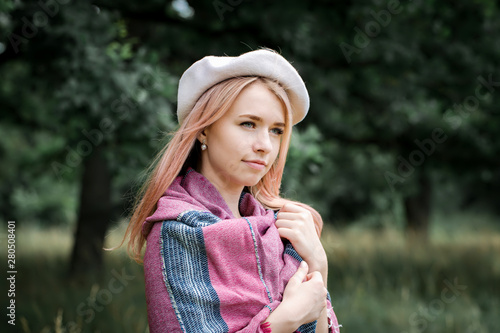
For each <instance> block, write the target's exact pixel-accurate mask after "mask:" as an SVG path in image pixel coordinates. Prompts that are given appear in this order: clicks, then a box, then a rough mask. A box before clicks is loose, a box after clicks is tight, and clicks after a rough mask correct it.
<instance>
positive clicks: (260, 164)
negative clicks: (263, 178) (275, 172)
mask: <svg viewBox="0 0 500 333" xmlns="http://www.w3.org/2000/svg"><path fill="white" fill-rule="evenodd" d="M243 162H245V163H246V164H247V165H248V166H249V167H251V168H252V169H255V170H263V169H264V168H265V167H266V162H264V161H262V160H250V161H243Z"/></svg>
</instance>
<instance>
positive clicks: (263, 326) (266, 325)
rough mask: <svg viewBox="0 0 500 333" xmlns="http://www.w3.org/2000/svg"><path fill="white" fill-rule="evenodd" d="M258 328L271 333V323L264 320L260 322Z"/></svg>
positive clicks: (265, 332)
mask: <svg viewBox="0 0 500 333" xmlns="http://www.w3.org/2000/svg"><path fill="white" fill-rule="evenodd" d="M260 328H261V329H262V332H264V333H272V330H271V323H269V322H265V323H262V324H260Z"/></svg>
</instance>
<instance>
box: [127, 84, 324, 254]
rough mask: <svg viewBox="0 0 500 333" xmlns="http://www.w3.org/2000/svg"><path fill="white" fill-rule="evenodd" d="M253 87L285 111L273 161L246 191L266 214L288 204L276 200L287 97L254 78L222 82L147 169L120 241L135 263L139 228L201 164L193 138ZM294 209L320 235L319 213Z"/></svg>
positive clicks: (285, 145) (277, 87) (288, 115)
mask: <svg viewBox="0 0 500 333" xmlns="http://www.w3.org/2000/svg"><path fill="white" fill-rule="evenodd" d="M256 82H260V83H262V84H264V85H265V86H266V87H267V88H268V89H269V90H270V91H271V92H273V93H274V94H275V95H276V96H277V97H278V99H279V100H280V102H281V103H282V105H283V107H284V109H285V111H286V112H285V116H286V121H285V124H286V125H285V130H284V133H283V138H282V141H281V145H280V150H279V154H278V157H277V159H276V161H275V162H274V163H273V165H272V167H271V169H270V170H269V171H268V172H267V174H266V175H265V176H264V177H262V179H261V180H260V181H259V182H258V183H257V184H256V185H255V186H252V187H250V188H249V190H250V192H251V193H252V195H253V196H254V197H255V198H256V199H257V200H258V201H259V202H260V203H261V204H262V205H263V206H264V207H266V208H270V209H280V208H282V207H283V205H284V204H286V203H287V202H292V201H290V200H287V199H284V198H281V197H280V195H279V194H280V186H281V178H282V176H283V169H284V167H285V161H286V155H287V152H288V147H289V144H290V136H291V132H292V117H291V115H292V107H291V105H290V101H289V99H288V95H287V94H286V91H285V90H284V89H283V87H282V86H281V85H279V84H278V83H277V82H275V81H272V80H271V79H268V78H263V77H257V76H245V77H236V78H231V79H228V80H225V81H222V82H220V83H218V84H216V85H215V86H213V87H212V88H210V89H209V90H207V91H206V92H205V93H204V94H203V95H202V96H201V97H200V98H199V100H198V101H197V102H196V104H195V106H194V108H193V110H192V111H191V112H190V113H189V114H188V116H187V117H186V119H184V121H183V122H182V124H181V125H180V127H179V129H178V130H177V131H176V132H175V133H174V135H173V137H172V139H171V140H170V142H169V143H168V144H167V145H166V146H165V147H164V148H163V149H162V150H161V151H160V152H159V153H158V155H157V156H156V158H155V159H154V160H153V163H152V164H151V166H150V168H149V170H152V171H151V172H150V174H149V177H148V179H147V180H146V182H145V183H144V185H143V186H142V188H141V190H140V191H139V193H138V196H137V199H136V201H135V205H134V207H135V209H134V211H133V214H132V217H131V218H130V222H129V225H128V227H127V230H126V231H125V236H124V238H123V240H122V244H123V242H124V241H125V240H126V239H127V237H128V238H129V242H128V246H127V249H128V252H129V255H130V256H131V257H132V258H133V259H134V260H135V261H137V262H139V263H141V262H142V248H143V247H144V243H145V242H146V238H145V237H144V235H143V234H142V225H143V222H144V221H145V220H146V218H147V217H148V216H151V215H152V214H153V213H154V212H155V210H156V204H157V202H158V200H159V199H160V197H161V196H162V195H163V194H164V193H165V191H166V190H167V188H168V187H169V186H170V185H171V184H172V182H173V181H174V179H175V178H176V177H177V176H178V175H179V174H180V173H181V171H182V170H183V169H186V168H187V167H188V166H191V167H193V168H196V165H197V163H199V161H200V150H199V145H196V144H195V143H196V140H197V136H198V134H199V133H200V132H201V131H203V129H205V128H206V127H208V126H210V125H211V124H213V123H214V122H216V121H217V120H218V119H220V118H221V117H222V116H223V115H224V114H225V113H226V112H227V111H228V110H229V109H230V108H231V106H232V104H233V103H234V101H235V100H236V98H237V97H238V96H239V94H240V93H241V91H242V90H243V89H244V88H245V87H247V86H249V85H250V84H253V83H256ZM295 203H296V204H298V205H300V206H302V207H304V208H306V209H308V210H309V211H310V212H311V213H312V215H313V219H314V223H315V226H316V231H317V233H318V235H319V234H320V233H321V229H322V227H323V220H322V219H321V216H320V215H319V213H318V212H317V211H316V210H314V209H313V208H312V207H310V206H308V205H305V204H302V203H298V202H295Z"/></svg>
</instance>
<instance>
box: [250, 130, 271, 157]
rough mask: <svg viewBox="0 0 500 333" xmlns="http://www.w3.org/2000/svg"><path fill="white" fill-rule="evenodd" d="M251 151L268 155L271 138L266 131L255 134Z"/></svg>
mask: <svg viewBox="0 0 500 333" xmlns="http://www.w3.org/2000/svg"><path fill="white" fill-rule="evenodd" d="M253 149H254V151H256V152H260V153H269V152H271V151H272V149H273V143H272V142H271V136H270V134H269V132H268V131H267V130H263V131H259V133H258V134H257V136H256V138H255V141H254V144H253Z"/></svg>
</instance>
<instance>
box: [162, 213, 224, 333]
mask: <svg viewBox="0 0 500 333" xmlns="http://www.w3.org/2000/svg"><path fill="white" fill-rule="evenodd" d="M217 220H218V218H217V217H215V216H214V215H212V214H210V213H200V212H188V213H186V214H181V215H179V221H166V222H164V223H163V225H162V230H161V242H162V243H161V252H162V253H161V256H162V258H163V276H164V280H165V285H166V286H167V289H168V291H169V296H170V300H171V302H172V307H173V308H174V311H175V313H176V316H177V319H178V321H179V324H180V326H181V329H182V330H183V332H227V331H228V327H227V324H226V323H225V322H224V320H223V319H222V316H221V315H220V302H219V298H218V296H217V293H216V291H215V289H214V288H213V287H212V284H211V282H210V276H209V273H208V262H207V256H206V251H205V243H204V239H203V231H202V229H201V227H202V226H205V225H208V224H211V223H214V222H216V221H217ZM200 221H203V222H200ZM187 244H189V246H186V245H187Z"/></svg>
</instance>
